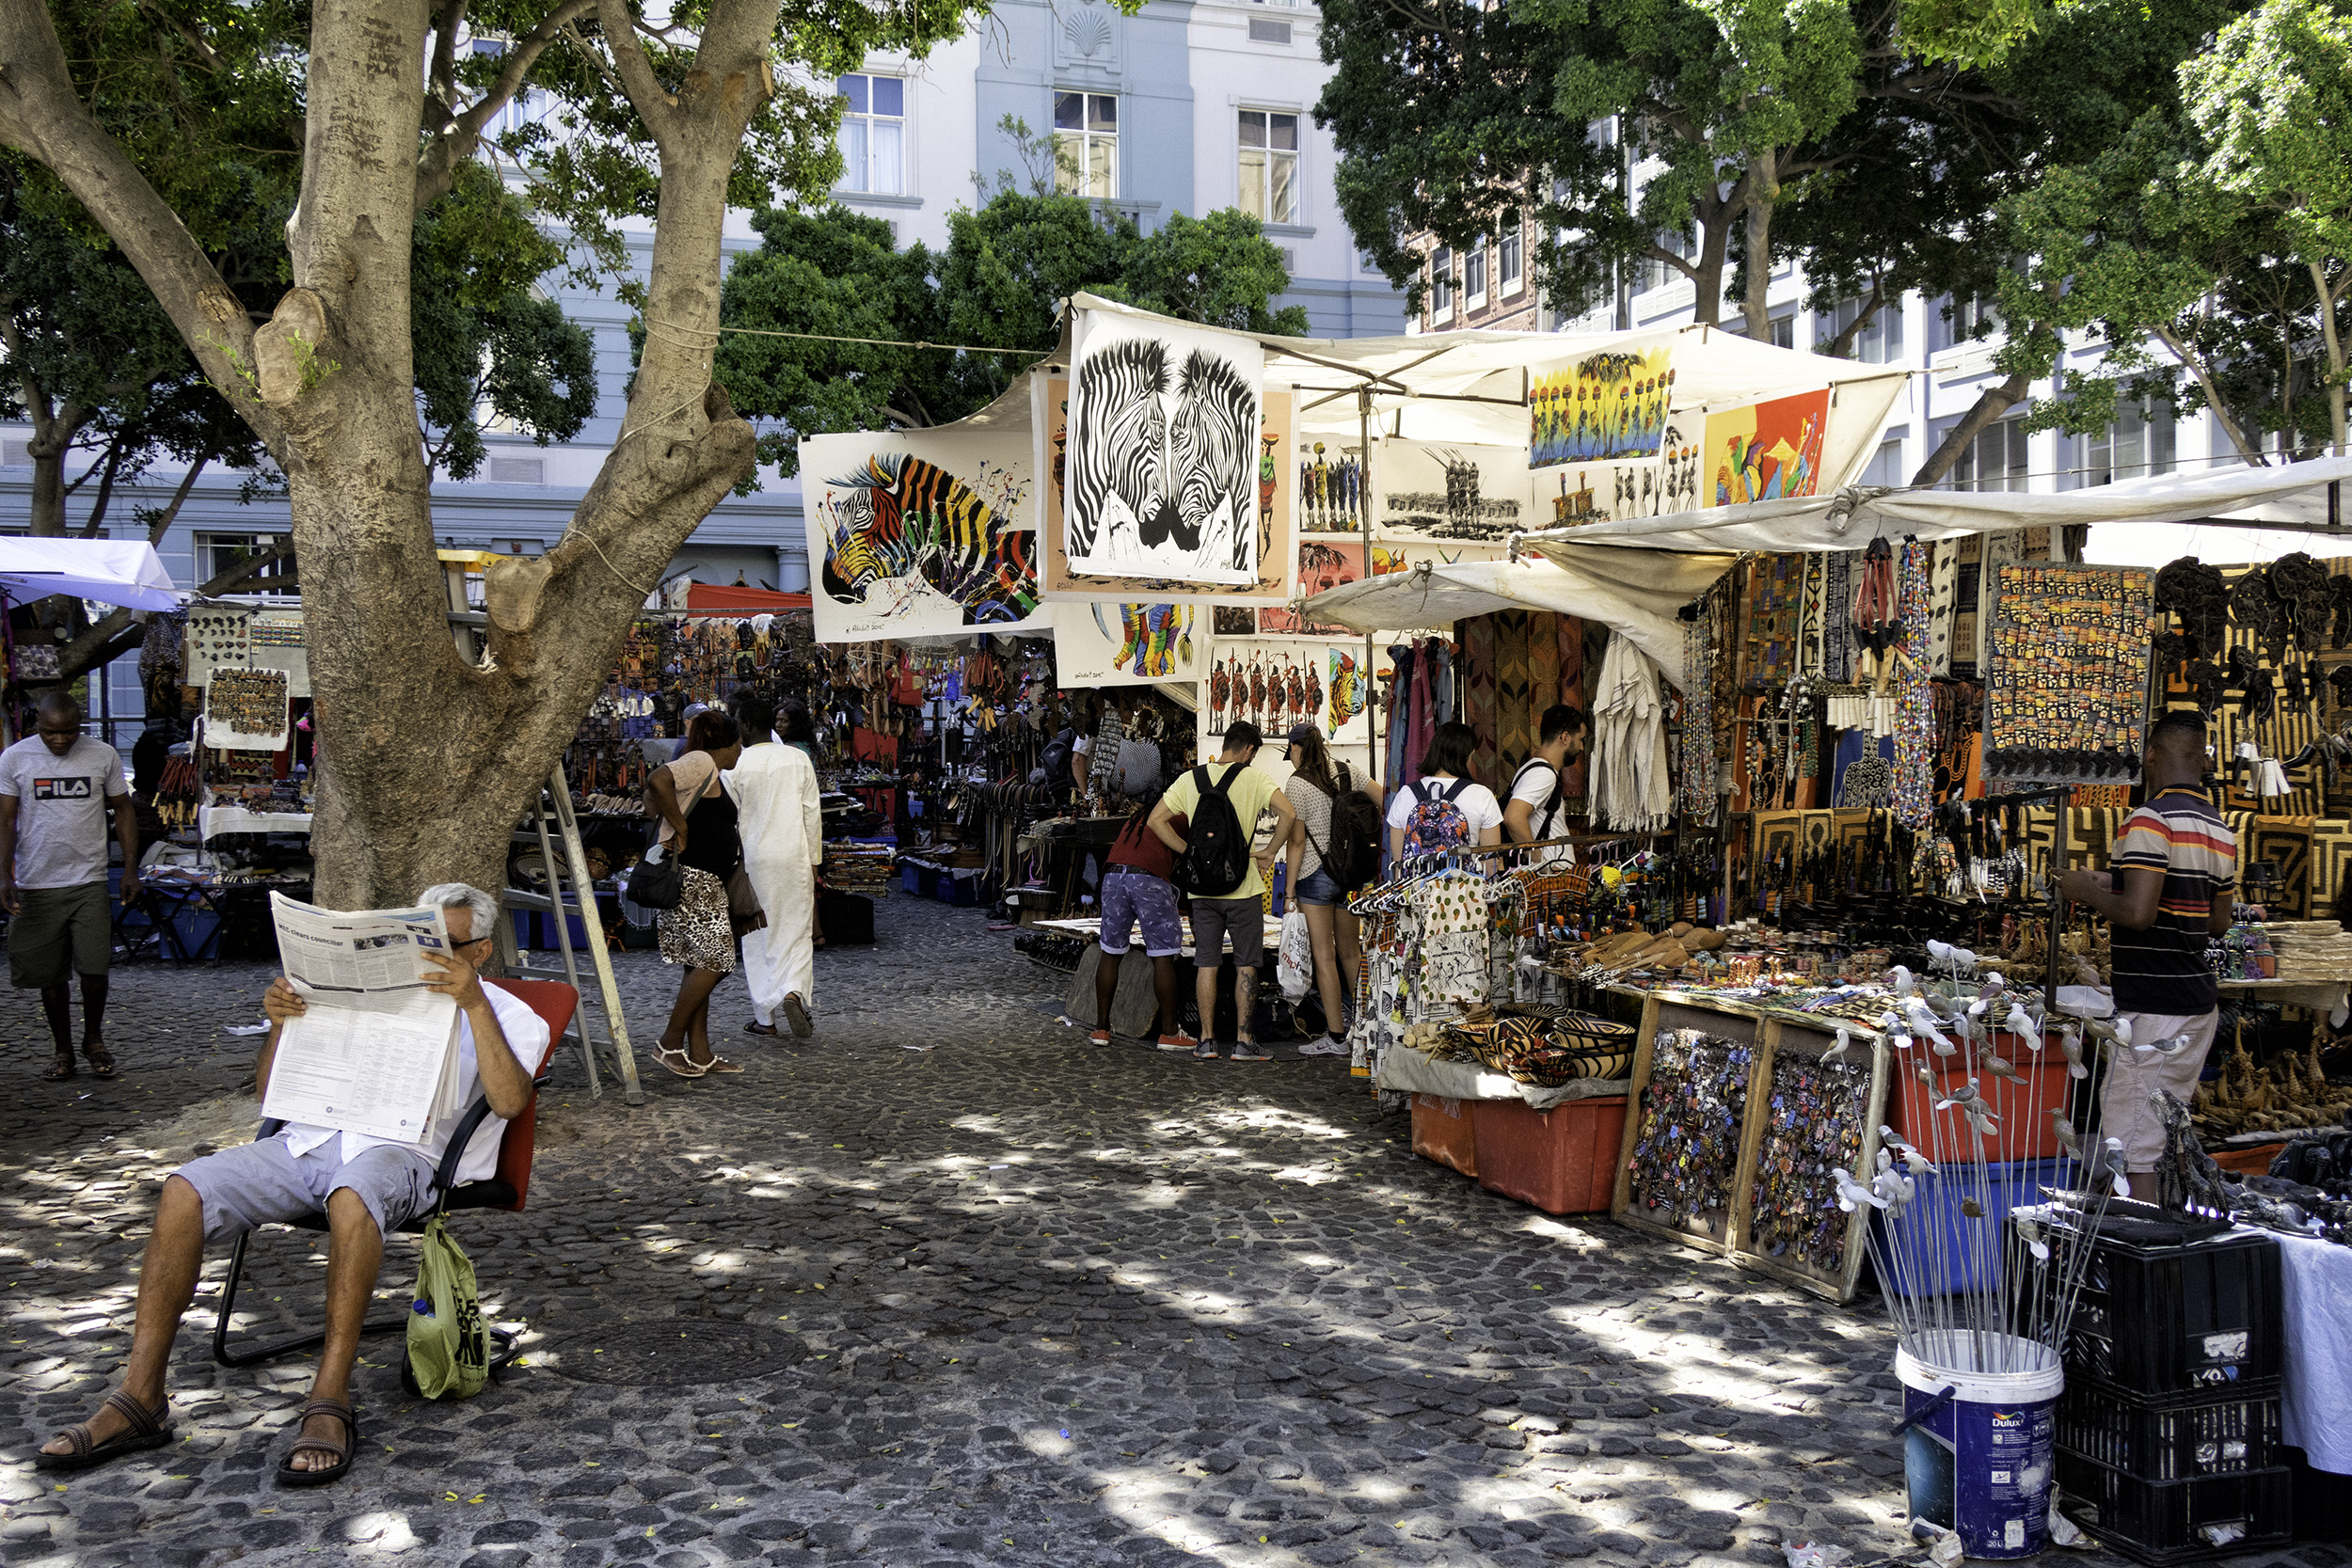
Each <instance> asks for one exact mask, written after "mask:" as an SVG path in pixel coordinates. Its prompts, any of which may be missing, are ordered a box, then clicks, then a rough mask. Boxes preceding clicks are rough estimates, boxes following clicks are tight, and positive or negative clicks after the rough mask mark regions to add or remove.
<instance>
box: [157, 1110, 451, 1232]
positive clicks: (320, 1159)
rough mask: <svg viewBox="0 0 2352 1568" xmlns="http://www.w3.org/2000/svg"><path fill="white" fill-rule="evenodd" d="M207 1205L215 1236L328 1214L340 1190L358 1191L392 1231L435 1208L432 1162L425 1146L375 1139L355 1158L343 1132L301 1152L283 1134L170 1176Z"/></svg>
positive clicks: (207, 1226) (378, 1224) (381, 1225)
mask: <svg viewBox="0 0 2352 1568" xmlns="http://www.w3.org/2000/svg"><path fill="white" fill-rule="evenodd" d="M172 1174H173V1175H175V1176H177V1177H179V1178H180V1179H181V1180H183V1181H185V1182H186V1183H187V1184H188V1185H189V1186H191V1187H194V1188H195V1189H196V1196H198V1197H199V1198H200V1199H202V1200H203V1204H204V1239H205V1240H206V1241H208V1242H210V1241H217V1240H218V1239H219V1238H221V1237H223V1236H233V1235H235V1234H236V1233H237V1232H238V1231H240V1230H250V1229H252V1228H253V1227H255V1226H257V1225H267V1224H270V1223H272V1222H276V1223H279V1224H283V1223H285V1222H286V1221H289V1220H294V1219H299V1218H301V1217H302V1216H303V1215H305V1214H318V1213H324V1212H326V1200H327V1199H328V1198H329V1197H332V1196H334V1195H335V1193H336V1191H337V1190H338V1189H339V1188H342V1187H349V1188H350V1189H351V1190H352V1191H353V1192H355V1193H357V1194H358V1195H359V1201H360V1202H362V1203H364V1204H366V1205H367V1206H368V1212H369V1213H370V1214H371V1215H373V1217H374V1219H375V1228H376V1230H377V1232H378V1233H379V1234H381V1235H385V1236H389V1235H390V1234H391V1233H392V1232H393V1231H395V1230H398V1229H399V1228H400V1227H402V1226H404V1225H406V1224H407V1223H408V1222H409V1221H410V1220H412V1219H415V1218H416V1217H417V1216H418V1215H419V1214H421V1213H423V1212H425V1211H426V1210H428V1209H430V1208H432V1207H433V1178H434V1176H435V1175H436V1174H437V1173H436V1171H435V1169H434V1165H433V1162H432V1161H430V1160H428V1159H426V1158H425V1157H424V1153H423V1151H422V1150H421V1149H418V1148H405V1147H403V1146H402V1145H399V1144H377V1145H375V1146H374V1147H373V1148H363V1149H361V1150H360V1151H359V1152H358V1153H357V1154H355V1155H353V1156H352V1157H351V1158H350V1159H349V1160H345V1159H343V1158H342V1135H341V1134H340V1133H339V1134H337V1135H336V1136H334V1137H332V1138H329V1139H327V1140H326V1142H325V1143H323V1144H321V1145H319V1146H318V1147H317V1148H311V1149H307V1150H305V1151H304V1152H302V1153H300V1154H296V1153H295V1152H294V1150H293V1149H292V1148H288V1147H287V1146H286V1140H285V1139H284V1138H283V1137H275V1138H260V1139H257V1140H255V1141H254V1142H252V1143H249V1144H237V1145H235V1146H233V1147H232V1148H224V1149H222V1150H221V1151H220V1152H219V1153H217V1154H207V1155H204V1156H203V1157H202V1158H200V1159H196V1160H191V1161H189V1162H188V1163H187V1164H184V1165H182V1166H181V1167H180V1168H179V1169H178V1170H177V1171H175V1172H173V1173H172Z"/></svg>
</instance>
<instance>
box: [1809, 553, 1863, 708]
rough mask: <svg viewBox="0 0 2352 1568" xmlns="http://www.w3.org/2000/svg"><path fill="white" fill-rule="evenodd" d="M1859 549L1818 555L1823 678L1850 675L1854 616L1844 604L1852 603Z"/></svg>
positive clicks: (1845, 679)
mask: <svg viewBox="0 0 2352 1568" xmlns="http://www.w3.org/2000/svg"><path fill="white" fill-rule="evenodd" d="M1860 553H1861V552H1860V551H1858V550H1832V551H1830V552H1829V553H1828V554H1826V555H1823V556H1821V557H1820V558H1819V559H1820V562H1821V678H1822V679H1823V680H1826V681H1848V680H1851V679H1852V678H1853V618H1852V616H1851V614H1849V613H1848V612H1847V607H1848V606H1849V605H1851V604H1852V603H1853V587H1852V580H1851V575H1850V574H1851V572H1852V570H1853V562H1854V560H1855V558H1856V557H1857V556H1858V555H1859V554H1860Z"/></svg>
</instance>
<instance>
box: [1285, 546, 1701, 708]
mask: <svg viewBox="0 0 2352 1568" xmlns="http://www.w3.org/2000/svg"><path fill="white" fill-rule="evenodd" d="M1737 559H1738V558H1737V557H1735V556H1728V555H1692V554H1675V553H1671V552H1667V551H1662V550H1661V551H1652V550H1608V551H1602V550H1585V551H1581V552H1579V553H1578V555H1577V556H1576V558H1575V559H1574V560H1572V561H1569V562H1565V563H1564V564H1554V563H1553V562H1549V561H1539V560H1521V561H1458V562H1453V563H1451V564H1443V563H1438V562H1422V563H1420V564H1418V565H1415V566H1413V567H1411V568H1409V569H1408V570H1406V571H1402V572H1392V573H1391V574H1389V575H1388V576H1386V577H1377V578H1370V579H1369V580H1367V581H1363V582H1351V583H1346V584H1343V586H1341V587H1338V588H1333V589H1330V590H1328V591H1327V592H1325V593H1321V594H1316V595H1315V596H1314V597H1313V598H1311V599H1310V600H1308V601H1307V603H1308V605H1309V606H1310V607H1311V610H1310V613H1311V614H1312V616H1313V618H1314V619H1315V620H1317V621H1335V622H1337V623H1339V624H1340V625H1341V626H1347V627H1349V628H1351V629H1353V630H1356V631H1363V632H1378V631H1412V630H1417V629H1420V628H1422V627H1437V626H1449V625H1451V624H1452V623H1454V622H1455V621H1460V620H1466V619H1468V618H1469V617H1470V616H1473V615H1488V614H1492V613H1493V612H1494V611H1496V610H1550V611H1552V612H1553V613H1555V614H1560V615H1574V616H1578V617H1580V618H1581V619H1584V620H1588V621H1598V622H1600V623H1601V624H1602V625H1604V626H1608V627H1609V628H1610V629H1611V630H1613V631H1614V632H1616V633H1617V634H1618V635H1620V636H1622V637H1624V638H1626V639H1627V640H1629V641H1631V642H1632V643H1633V644H1634V646H1636V647H1638V648H1640V649H1641V650H1642V651H1643V652H1644V653H1645V654H1647V655H1649V657H1651V658H1652V659H1653V660H1655V661H1656V662H1657V664H1658V666H1659V668H1660V669H1661V671H1663V672H1664V673H1665V675H1666V678H1667V679H1668V680H1671V681H1673V682H1674V683H1675V685H1677V686H1681V685H1682V684H1683V669H1682V625H1681V623H1680V622H1679V621H1677V619H1676V617H1675V611H1676V610H1679V609H1680V608H1681V607H1682V606H1684V605H1686V604H1689V603H1690V602H1691V601H1692V599H1694V598H1696V597H1698V596H1699V595H1700V594H1703V593H1705V592H1706V591H1707V589H1708V585H1709V584H1711V583H1712V582H1713V581H1714V580H1715V579H1716V578H1719V577H1721V576H1723V575H1724V573H1725V572H1727V571H1729V570H1730V569H1731V565H1732V562H1734V561H1735V560H1737Z"/></svg>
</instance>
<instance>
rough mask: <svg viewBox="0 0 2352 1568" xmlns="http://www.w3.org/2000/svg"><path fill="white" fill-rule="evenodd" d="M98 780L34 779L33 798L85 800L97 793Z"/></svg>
mask: <svg viewBox="0 0 2352 1568" xmlns="http://www.w3.org/2000/svg"><path fill="white" fill-rule="evenodd" d="M97 784H98V781H97V780H95V779H89V778H81V779H35V780H34V781H33V799H34V800H88V799H89V798H90V797H91V796H92V795H94V794H96V793H97Z"/></svg>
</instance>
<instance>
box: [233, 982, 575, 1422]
mask: <svg viewBox="0 0 2352 1568" xmlns="http://www.w3.org/2000/svg"><path fill="white" fill-rule="evenodd" d="M482 983H483V984H484V985H485V986H497V987H499V988H501V990H505V991H506V992H508V993H509V994H510V995H512V996H514V997H515V998H516V1000H518V1001H520V1002H523V1003H525V1004H526V1005H528V1006H530V1008H531V1010H532V1012H534V1013H537V1014H538V1015H539V1017H540V1019H541V1020H542V1021H543V1022H545V1023H546V1024H547V1026H548V1048H547V1050H546V1051H545V1052H544V1053H541V1055H540V1057H539V1065H538V1067H537V1068H536V1069H534V1070H533V1071H532V1097H531V1103H530V1104H529V1105H527V1106H525V1107H524V1108H523V1113H522V1115H520V1116H518V1117H516V1118H515V1119H514V1120H512V1121H510V1122H508V1123H507V1124H506V1132H505V1135H504V1136H503V1137H501V1139H500V1140H499V1163H498V1169H497V1170H496V1171H495V1172H493V1173H492V1174H491V1175H490V1176H489V1177H488V1178H486V1179H485V1180H480V1181H466V1182H459V1181H458V1180H457V1165H458V1162H459V1161H461V1160H463V1159H464V1158H465V1154H466V1145H467V1143H468V1142H469V1140H471V1138H472V1137H473V1134H474V1130H475V1129H476V1128H479V1127H480V1126H481V1125H482V1122H483V1119H484V1118H485V1117H487V1116H489V1114H490V1101H489V1097H488V1096H486V1095H480V1094H477V1095H476V1096H474V1101H473V1103H472V1104H471V1105H469V1106H468V1107H467V1108H466V1115H465V1117H463V1118H462V1119H461V1120H460V1121H459V1122H458V1124H457V1131H456V1132H455V1133H454V1134H453V1135H452V1136H451V1138H450V1140H449V1148H446V1149H445V1150H443V1151H442V1154H441V1168H440V1171H439V1173H438V1174H437V1176H436V1177H435V1178H434V1183H433V1185H434V1189H435V1191H437V1192H438V1193H439V1194H440V1195H441V1196H440V1201H439V1202H438V1203H437V1204H436V1205H435V1206H434V1207H433V1209H432V1211H431V1212H428V1213H423V1214H420V1215H418V1216H417V1217H416V1218H415V1219H413V1220H410V1221H409V1222H408V1223H407V1224H406V1225H404V1226H402V1227H400V1228H401V1229H402V1230H403V1231H405V1232H406V1233H408V1234H411V1235H416V1234H420V1233H421V1232H422V1231H423V1229H424V1227H425V1222H426V1221H427V1220H429V1219H431V1218H432V1217H433V1215H434V1214H437V1213H446V1212H449V1211H450V1210H452V1209H500V1210H504V1211H505V1212H509V1213H520V1212H522V1208H523V1200H524V1198H525V1197H526V1196H528V1195H529V1193H530V1189H531V1150H532V1143H533V1141H534V1139H535V1138H536V1136H537V1132H538V1123H539V1095H538V1088H539V1085H541V1084H543V1083H545V1082H546V1081H547V1080H546V1073H547V1070H548V1062H549V1061H550V1060H551V1059H552V1058H553V1057H554V1055H555V1046H556V1042H557V1041H559V1040H561V1039H562V1038H563V1037H564V1030H565V1029H566V1028H567V1027H569V1026H570V1024H571V1022H572V1009H573V1008H574V1007H576V1006H579V1005H580V992H578V991H577V990H573V989H572V988H571V987H569V986H567V985H565V984H564V983H563V982H562V981H560V980H490V979H485V980H484V981H483V982H482ZM285 1125H286V1124H285V1123H284V1122H282V1121H279V1120H277V1119H275V1118H273V1119H270V1120H265V1121H263V1122H262V1130H261V1132H259V1133H258V1134H256V1136H257V1138H271V1137H276V1136H277V1135H278V1132H279V1130H280V1129H282V1128H283V1127H284V1126H285ZM288 1223H290V1224H292V1225H293V1226H294V1227H296V1228H298V1229H302V1230H325V1229H326V1215H325V1214H324V1213H318V1214H306V1215H304V1216H303V1217H302V1218H300V1219H298V1220H293V1221H290V1222H288ZM252 1240H253V1232H251V1231H250V1230H246V1231H240V1232H239V1233H238V1235H237V1246H236V1250H235V1251H234V1252H232V1253H230V1257H229V1277H228V1279H227V1280H226V1281H225V1282H224V1283H223V1284H222V1286H221V1291H220V1313H219V1315H218V1316H217V1317H216V1318H215V1319H214V1320H213V1359H214V1360H215V1361H217V1362H219V1363H220V1364H221V1365H222V1366H224V1367H250V1366H252V1365H253V1364H254V1363H256V1362H259V1361H268V1360H271V1359H273V1358H274V1357H277V1356H280V1355H284V1354H287V1353H289V1352H291V1351H299V1350H310V1349H313V1348H315V1347H316V1346H319V1345H322V1344H324V1343H326V1330H325V1329H321V1330H320V1331H319V1332H317V1333H315V1334H299V1335H295V1336H294V1337H293V1338H286V1339H278V1340H274V1341H271V1342H270V1343H267V1344H260V1345H240V1346H233V1347H232V1346H231V1345H230V1343H229V1320H230V1315H231V1314H233V1313H234V1312H235V1311H236V1309H237V1285H238V1282H239V1280H240V1279H241V1278H242V1277H243V1276H244V1274H245V1254H246V1245H247V1243H250V1242H251V1241H252ZM407 1326H408V1314H407V1313H406V1312H405V1311H404V1312H402V1313H400V1314H399V1315H398V1316H396V1317H389V1318H370V1319H369V1320H368V1321H367V1322H366V1323H363V1324H362V1325H361V1326H360V1330H359V1332H360V1333H361V1334H363V1335H365V1334H389V1333H391V1332H392V1331H393V1330H395V1329H402V1330H405V1329H406V1327H407ZM489 1335H490V1338H491V1339H492V1340H494V1341H495V1342H496V1343H497V1345H498V1354H497V1355H495V1356H494V1357H492V1358H491V1361H490V1370H492V1371H496V1370H499V1369H500V1368H501V1367H504V1366H505V1365H506V1364H507V1363H508V1362H509V1361H512V1360H513V1359H514V1358H515V1352H516V1346H515V1336H514V1335H513V1334H511V1333H509V1332H508V1331H507V1330H505V1329H501V1328H493V1329H491V1330H489ZM405 1375H406V1374H405V1371H404V1373H403V1376H404V1378H405Z"/></svg>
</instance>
